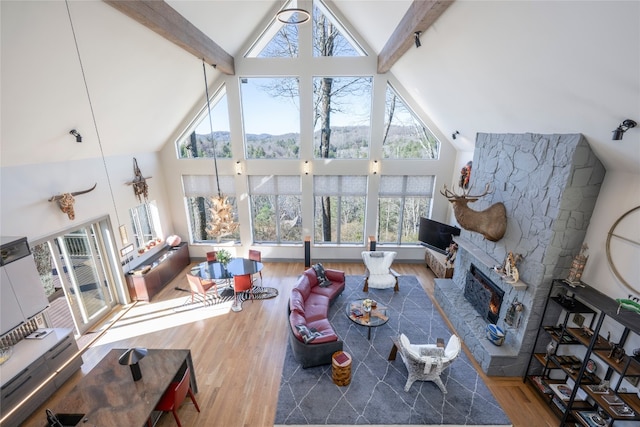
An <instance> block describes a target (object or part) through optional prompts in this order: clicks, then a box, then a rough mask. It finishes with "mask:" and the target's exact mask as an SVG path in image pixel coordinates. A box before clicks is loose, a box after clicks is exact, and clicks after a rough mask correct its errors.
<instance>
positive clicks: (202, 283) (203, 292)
mask: <svg viewBox="0 0 640 427" xmlns="http://www.w3.org/2000/svg"><path fill="white" fill-rule="evenodd" d="M187 280H188V281H189V288H190V289H191V303H193V301H194V299H195V298H196V297H198V298H202V301H203V302H204V303H205V304H206V303H207V301H208V300H209V294H208V292H209V290H210V289H211V288H213V293H214V295H215V296H216V297H217V298H219V297H220V295H218V285H217V283H216V282H214V281H213V280H210V279H205V280H203V279H201V278H200V277H198V276H194V275H193V274H189V273H187Z"/></svg>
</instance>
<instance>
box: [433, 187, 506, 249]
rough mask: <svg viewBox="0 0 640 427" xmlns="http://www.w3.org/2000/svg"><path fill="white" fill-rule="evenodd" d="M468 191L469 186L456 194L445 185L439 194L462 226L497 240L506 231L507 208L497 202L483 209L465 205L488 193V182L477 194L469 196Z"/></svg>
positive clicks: (493, 240) (489, 238)
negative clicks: (479, 209)
mask: <svg viewBox="0 0 640 427" xmlns="http://www.w3.org/2000/svg"><path fill="white" fill-rule="evenodd" d="M470 191H471V187H469V188H468V189H463V190H462V194H456V193H454V192H453V191H451V190H449V189H448V188H447V186H446V185H445V186H444V189H443V190H440V194H442V195H443V196H444V197H446V198H447V199H448V200H449V201H450V202H451V204H452V205H453V213H454V214H455V216H456V221H458V224H460V226H461V227H462V228H464V229H465V230H469V231H475V232H477V233H480V234H482V235H483V236H484V238H485V239H487V240H489V241H491V242H497V241H498V240H500V239H502V237H503V236H504V233H505V232H506V231H507V210H506V208H505V206H504V204H502V203H501V202H498V203H495V204H493V205H491V206H489V207H488V208H487V209H485V210H483V211H474V210H473V209H471V208H470V207H468V206H467V203H472V202H475V201H476V200H478V199H479V198H480V197H483V196H486V195H487V194H489V184H487V187H486V188H485V190H484V193H482V194H478V195H477V196H470V195H469V192H470Z"/></svg>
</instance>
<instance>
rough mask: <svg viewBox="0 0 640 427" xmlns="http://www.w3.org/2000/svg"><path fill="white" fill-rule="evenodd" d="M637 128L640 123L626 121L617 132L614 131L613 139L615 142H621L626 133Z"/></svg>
mask: <svg viewBox="0 0 640 427" xmlns="http://www.w3.org/2000/svg"><path fill="white" fill-rule="evenodd" d="M636 126H638V123H636V122H634V121H633V120H631V119H626V120H625V121H623V122H622V123H620V125H619V126H618V127H617V128H616V130H614V131H613V138H611V139H613V140H614V141H620V140H621V139H622V136H623V135H624V133H625V132H626V131H628V130H629V129H631V128H634V127H636Z"/></svg>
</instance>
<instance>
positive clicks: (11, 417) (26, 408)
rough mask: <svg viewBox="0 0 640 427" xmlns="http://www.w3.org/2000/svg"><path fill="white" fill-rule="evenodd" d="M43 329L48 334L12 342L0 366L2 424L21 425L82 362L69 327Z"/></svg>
mask: <svg viewBox="0 0 640 427" xmlns="http://www.w3.org/2000/svg"><path fill="white" fill-rule="evenodd" d="M42 331H46V332H48V333H47V335H45V336H43V337H41V338H34V339H23V340H22V341H20V342H18V343H17V344H16V345H14V346H13V354H12V356H11V358H10V359H9V360H7V361H6V362H5V363H4V364H3V365H1V366H0V381H1V386H0V392H1V395H0V401H2V405H1V406H0V420H1V421H0V426H2V427H8V426H16V425H20V423H22V421H24V420H25V419H26V418H27V417H28V416H29V415H31V414H32V413H33V411H35V410H36V409H37V408H38V407H39V406H40V405H41V404H43V403H44V402H45V401H46V400H47V399H48V398H49V397H50V396H51V395H52V394H53V393H55V392H56V390H57V389H58V388H60V387H61V386H62V385H63V384H64V383H65V382H66V381H67V379H69V377H70V376H72V375H73V374H74V373H75V372H76V371H77V370H78V369H80V366H81V365H82V358H81V357H79V356H78V345H77V343H76V340H75V338H74V336H73V331H72V330H71V329H65V328H53V329H39V330H38V332H42ZM74 356H75V357H74ZM67 362H69V363H67Z"/></svg>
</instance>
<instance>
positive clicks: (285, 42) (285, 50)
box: [245, 0, 300, 58]
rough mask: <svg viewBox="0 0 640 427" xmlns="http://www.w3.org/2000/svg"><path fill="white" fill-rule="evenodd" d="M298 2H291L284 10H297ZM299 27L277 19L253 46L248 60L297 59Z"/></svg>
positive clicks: (247, 55)
mask: <svg viewBox="0 0 640 427" xmlns="http://www.w3.org/2000/svg"><path fill="white" fill-rule="evenodd" d="M297 3H298V2H297V1H295V0H292V1H290V2H289V3H288V4H287V5H286V6H285V7H284V8H283V9H292V8H297ZM299 28H300V26H299V25H287V24H283V23H282V22H280V21H279V20H277V19H274V20H273V21H272V22H271V25H269V27H268V28H267V29H266V30H265V31H264V32H263V33H262V35H261V36H260V38H259V39H258V40H256V42H255V43H254V44H253V46H251V48H250V49H249V52H247V54H246V55H245V57H246V58H297V57H298V30H299Z"/></svg>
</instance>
